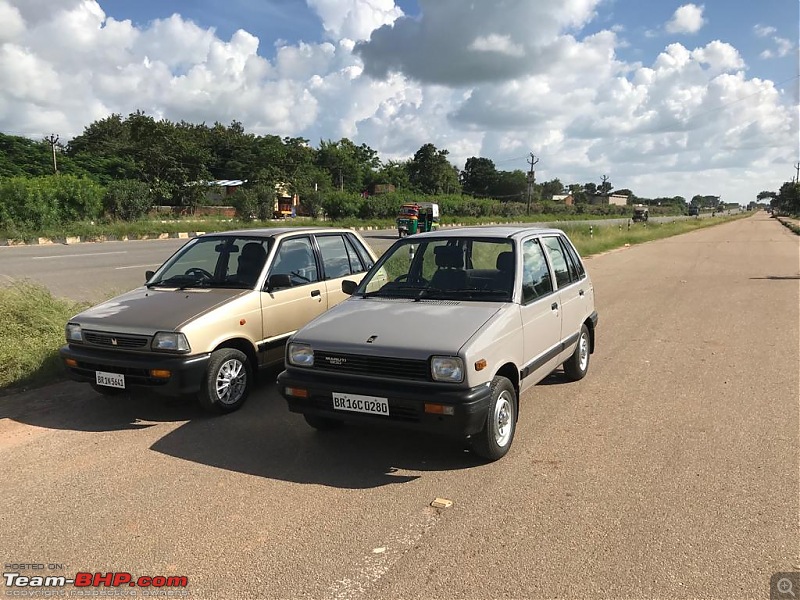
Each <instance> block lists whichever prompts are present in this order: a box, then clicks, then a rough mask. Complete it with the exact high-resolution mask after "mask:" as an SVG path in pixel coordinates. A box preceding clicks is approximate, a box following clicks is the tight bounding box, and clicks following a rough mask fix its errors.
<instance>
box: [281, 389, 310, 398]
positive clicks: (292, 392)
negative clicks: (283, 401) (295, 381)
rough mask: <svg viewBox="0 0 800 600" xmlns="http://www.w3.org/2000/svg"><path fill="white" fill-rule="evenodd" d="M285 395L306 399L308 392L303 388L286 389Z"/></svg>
mask: <svg viewBox="0 0 800 600" xmlns="http://www.w3.org/2000/svg"><path fill="white" fill-rule="evenodd" d="M286 395H287V396H294V397H295V398H308V390H305V389H303V388H292V387H287V388H286Z"/></svg>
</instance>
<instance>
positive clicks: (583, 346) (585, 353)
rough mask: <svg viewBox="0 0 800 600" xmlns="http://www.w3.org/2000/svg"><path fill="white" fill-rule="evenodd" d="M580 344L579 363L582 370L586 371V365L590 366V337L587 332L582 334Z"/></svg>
mask: <svg viewBox="0 0 800 600" xmlns="http://www.w3.org/2000/svg"><path fill="white" fill-rule="evenodd" d="M578 344H579V346H580V357H579V364H580V367H581V371H585V370H586V367H588V366H589V337H588V336H587V335H586V334H585V333H582V334H581V341H580V342H578Z"/></svg>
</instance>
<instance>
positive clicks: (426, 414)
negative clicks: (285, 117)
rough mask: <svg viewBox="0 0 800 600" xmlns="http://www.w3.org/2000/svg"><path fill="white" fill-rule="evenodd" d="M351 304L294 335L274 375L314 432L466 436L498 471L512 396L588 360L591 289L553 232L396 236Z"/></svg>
mask: <svg viewBox="0 0 800 600" xmlns="http://www.w3.org/2000/svg"><path fill="white" fill-rule="evenodd" d="M342 288H343V290H344V291H345V292H346V293H348V294H350V295H351V297H350V298H349V299H348V300H346V301H345V302H343V303H341V304H339V305H338V306H336V307H334V308H333V309H332V310H330V311H328V312H327V313H325V314H324V315H321V316H320V317H317V318H316V319H314V320H313V321H311V322H310V323H308V324H307V325H306V326H305V327H303V328H302V329H300V331H298V332H297V333H296V334H294V335H293V336H292V337H291V338H290V340H289V343H288V344H287V347H286V369H285V371H284V372H283V373H281V374H280V375H279V376H278V383H279V389H280V392H281V394H282V395H283V397H284V398H285V399H286V401H287V403H288V407H289V410H291V411H293V412H297V413H302V414H303V415H304V417H305V419H306V421H307V422H308V423H309V424H310V425H311V426H312V427H315V428H317V429H329V428H333V427H337V426H339V425H341V424H342V423H344V422H347V421H351V422H361V423H368V424H370V425H376V426H378V425H384V424H386V425H397V426H403V427H412V428H416V429H422V430H427V431H431V432H436V433H441V434H448V435H452V436H456V437H459V438H462V439H463V438H468V440H469V442H470V445H471V448H472V450H473V451H474V452H475V453H477V454H478V455H480V456H482V457H484V458H486V459H489V460H496V459H498V458H500V457H502V456H504V455H505V454H506V452H508V450H509V448H510V447H511V443H512V441H513V439H514V432H515V429H516V423H517V419H518V417H519V413H520V403H519V398H520V395H521V394H522V392H524V391H525V390H527V389H528V388H530V387H531V386H533V385H535V384H536V383H538V382H539V381H541V380H542V379H543V378H544V377H546V376H547V375H548V374H549V373H551V372H552V371H553V370H554V369H556V368H558V367H559V366H561V365H563V367H564V373H565V374H566V377H567V378H569V379H572V380H578V379H581V378H583V377H584V376H585V375H586V373H587V371H588V369H589V357H590V355H591V353H592V352H593V351H594V348H595V338H596V333H595V332H596V327H597V312H596V311H595V306H594V288H593V286H592V281H591V278H590V277H589V274H588V272H587V271H586V268H585V266H584V264H583V262H582V261H581V258H580V256H579V255H578V252H577V251H576V250H575V247H574V246H573V244H572V243H571V242H570V240H569V239H568V238H567V236H566V234H565V233H564V232H563V231H560V230H557V229H535V228H530V227H480V228H478V227H475V228H465V229H455V230H449V231H438V232H431V233H424V234H420V235H416V236H414V237H412V238H404V239H402V240H400V241H397V242H395V244H394V245H393V246H392V247H391V248H390V249H389V250H388V251H387V252H386V253H385V254H384V255H383V256H382V257H381V258H380V260H379V261H378V262H377V263H376V264H375V266H374V267H372V269H371V270H370V272H369V273H368V274H367V275H366V276H365V277H364V278H363V279H362V280H361V282H360V284H359V283H358V282H356V281H355V280H345V281H344V282H343V283H342Z"/></svg>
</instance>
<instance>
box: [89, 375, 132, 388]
mask: <svg viewBox="0 0 800 600" xmlns="http://www.w3.org/2000/svg"><path fill="white" fill-rule="evenodd" d="M95 377H96V378H97V385H104V386H106V387H114V388H120V389H122V390H124V389H125V375H122V374H120V373H106V372H105V371H95Z"/></svg>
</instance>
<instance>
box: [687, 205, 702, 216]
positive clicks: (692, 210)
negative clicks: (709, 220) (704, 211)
mask: <svg viewBox="0 0 800 600" xmlns="http://www.w3.org/2000/svg"><path fill="white" fill-rule="evenodd" d="M688 215H689V216H690V217H696V216H699V215H700V207H699V206H690V207H689V213H688Z"/></svg>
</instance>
